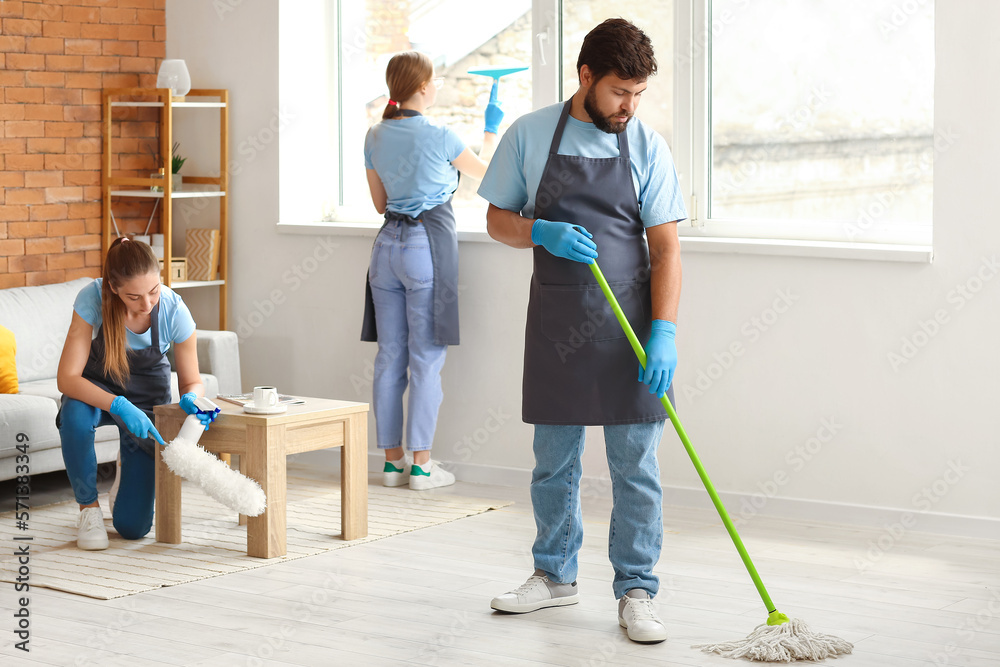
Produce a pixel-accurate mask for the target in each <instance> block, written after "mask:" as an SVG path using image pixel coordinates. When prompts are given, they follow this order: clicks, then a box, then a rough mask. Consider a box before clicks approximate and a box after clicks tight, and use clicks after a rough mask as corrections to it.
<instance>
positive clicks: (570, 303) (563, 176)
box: [521, 99, 673, 426]
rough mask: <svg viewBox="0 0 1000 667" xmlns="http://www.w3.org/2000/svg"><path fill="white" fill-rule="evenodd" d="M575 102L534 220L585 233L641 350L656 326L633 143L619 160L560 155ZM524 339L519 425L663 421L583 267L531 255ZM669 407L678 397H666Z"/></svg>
mask: <svg viewBox="0 0 1000 667" xmlns="http://www.w3.org/2000/svg"><path fill="white" fill-rule="evenodd" d="M571 104H572V99H570V100H568V101H567V102H566V104H565V105H564V106H563V110H562V115H561V116H560V117H559V123H558V125H557V126H556V130H555V134H554V135H553V137H552V146H551V147H550V148H549V157H548V161H547V162H546V164H545V169H544V170H543V172H542V178H541V180H540V181H539V183H538V191H537V193H536V194H535V217H536V218H544V219H545V220H557V221H561V222H570V223H573V224H579V225H581V226H583V227H586V229H587V230H588V231H589V232H590V233H591V234H593V235H594V242H595V243H596V244H597V252H598V253H599V255H600V257H599V258H598V262H599V263H600V265H601V271H603V273H604V276H605V277H606V278H607V280H608V283H609V285H610V286H611V289H612V291H613V292H614V293H615V296H616V297H617V299H618V302H619V303H620V304H621V307H622V310H623V311H624V312H625V315H626V316H627V317H628V319H629V322H631V324H632V326H633V327H634V328H635V332H636V335H637V336H638V337H639V340H640V342H645V341H646V340H647V339H648V338H649V334H650V328H651V321H652V302H651V297H650V287H649V280H650V267H649V248H648V247H647V245H646V237H645V234H644V229H643V225H642V220H641V219H640V217H639V201H638V199H637V198H636V193H635V186H634V185H633V183H632V166H631V162H630V161H629V148H628V136H627V133H626V132H624V131H623V132H621V133H620V134H618V147H619V157H612V158H590V157H579V156H575V155H560V154H559V143H560V141H561V140H562V135H563V130H565V128H566V122H567V119H568V118H569V110H570V105H571ZM533 251H534V270H533V272H532V275H531V288H530V293H529V298H528V319H527V324H526V326H525V336H524V339H525V340H524V380H523V386H522V396H523V399H522V406H521V413H522V419H523V420H524V421H525V422H527V423H529V424H582V425H587V426H598V425H610V424H631V423H639V422H651V421H660V420H662V419H664V418H665V417H666V415H665V413H664V410H663V406H662V405H661V404H660V401H659V399H658V398H657V397H656V395H655V394H650V393H649V388H648V387H647V386H646V385H644V384H642V383H640V382H639V381H638V380H637V378H638V373H639V362H638V360H637V359H636V357H635V353H634V352H633V351H632V347H631V346H630V345H629V342H628V339H627V338H626V337H625V334H624V333H622V330H621V327H620V326H619V325H618V321H617V320H616V319H615V316H614V313H613V312H612V310H611V307H610V306H609V305H608V303H607V300H606V299H605V298H604V295H603V294H602V293H601V288H600V287H599V286H598V285H597V281H596V280H595V279H594V276H593V274H592V273H591V272H590V268H589V267H588V266H587V265H586V264H582V263H580V262H574V261H571V260H568V259H564V258H562V257H556V256H555V255H552V254H551V253H549V251H547V250H546V249H545V248H543V247H541V246H537V247H535V248H534V250H533ZM668 394H669V396H670V399H671V402H673V388H672V387H671V390H670V391H669V392H668Z"/></svg>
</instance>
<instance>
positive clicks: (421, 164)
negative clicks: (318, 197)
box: [365, 116, 465, 218]
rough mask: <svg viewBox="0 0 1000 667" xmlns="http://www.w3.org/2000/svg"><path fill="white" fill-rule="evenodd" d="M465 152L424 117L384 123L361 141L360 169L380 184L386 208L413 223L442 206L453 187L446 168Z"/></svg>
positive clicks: (453, 174)
mask: <svg viewBox="0 0 1000 667" xmlns="http://www.w3.org/2000/svg"><path fill="white" fill-rule="evenodd" d="M464 150H465V143H464V142H463V141H462V140H461V139H460V138H459V136H458V135H457V134H455V132H454V130H452V129H450V128H447V127H442V126H440V125H435V124H434V123H432V122H430V121H429V120H428V119H427V118H426V117H425V116H407V117H405V118H394V119H391V120H383V121H382V122H380V123H377V124H375V125H373V126H372V128H371V129H369V130H368V135H367V136H366V137H365V167H366V168H368V169H374V170H375V172H376V173H377V174H378V175H379V178H380V179H382V185H384V186H385V193H386V195H387V202H386V208H387V209H388V210H390V211H392V212H394V213H402V214H404V215H409V216H411V217H414V218H415V217H417V216H419V215H420V214H421V213H422V212H424V211H426V210H429V209H432V208H434V207H435V206H437V205H438V204H443V203H444V202H446V201H448V199H450V198H451V195H452V193H453V192H454V191H455V188H456V187H458V170H457V169H455V167H454V166H453V165H452V164H451V162H452V161H453V160H454V159H455V158H457V157H458V156H459V155H461V154H462V151H464Z"/></svg>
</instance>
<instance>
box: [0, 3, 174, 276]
mask: <svg viewBox="0 0 1000 667" xmlns="http://www.w3.org/2000/svg"><path fill="white" fill-rule="evenodd" d="M165 2H166V0H44V1H43V2H19V1H16V0H2V1H0V288H4V287H14V286H20V285H42V284H47V283H55V282H61V281H64V280H72V279H73V278H79V277H81V276H92V277H97V276H98V275H99V271H100V263H101V252H100V231H101V188H100V185H101V89H102V88H117V87H129V86H141V87H153V86H154V85H155V83H156V70H157V68H158V67H159V63H160V60H161V59H162V58H163V57H164V40H165V37H166V26H165V11H164V4H165ZM135 119H136V120H145V118H142V117H135ZM124 125H134V126H139V127H145V128H146V129H145V130H143V131H148V127H147V124H144V123H131V124H130V123H125V124H124ZM153 127H154V131H155V124H154V125H153ZM118 132H126V133H128V130H124V129H116V133H118ZM135 139H136V141H135V143H134V144H132V146H133V149H134V150H135V151H137V152H139V153H142V154H143V155H145V157H144V158H139V159H136V160H134V161H133V165H132V166H131V168H134V169H138V170H142V171H144V170H145V169H146V168H148V166H149V165H150V164H153V163H155V159H154V158H153V156H152V155H148V154H147V153H146V152H145V149H146V146H144V145H142V144H145V143H150V142H149V140H148V139H147V140H146V141H143V138H142V137H135ZM124 148H128V146H124ZM121 166H123V167H124V166H126V165H125V160H123V161H122V164H121ZM153 171H155V169H153ZM140 206H149V207H150V208H151V205H150V204H147V203H137V204H133V205H131V206H130V207H124V208H123V216H122V217H123V219H120V220H119V227H121V226H122V223H123V222H124V223H125V224H126V225H127V224H128V223H129V218H131V217H134V218H136V219H140V218H142V216H143V215H145V216H147V217H148V215H149V212H151V211H149V209H145V210H138V208H137V207H140ZM115 212H116V217H119V216H118V205H117V204H116V207H115ZM154 224H155V223H154ZM144 227H145V220H142V224H141V225H139V226H138V229H136V228H135V226H134V224H133V226H132V227H129V231H140V232H141V231H142V229H143V228H144ZM123 231H124V230H123Z"/></svg>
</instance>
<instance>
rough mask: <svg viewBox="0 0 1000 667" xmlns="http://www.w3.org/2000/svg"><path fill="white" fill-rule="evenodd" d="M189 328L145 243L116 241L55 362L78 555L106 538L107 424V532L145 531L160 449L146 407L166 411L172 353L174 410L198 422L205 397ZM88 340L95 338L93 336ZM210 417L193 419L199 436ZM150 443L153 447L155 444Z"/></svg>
mask: <svg viewBox="0 0 1000 667" xmlns="http://www.w3.org/2000/svg"><path fill="white" fill-rule="evenodd" d="M194 330H195V323H194V320H193V319H192V318H191V312H190V311H189V310H188V308H187V306H186V305H184V302H183V301H182V300H181V298H180V297H179V296H178V295H177V294H176V293H174V292H173V290H171V289H170V288H169V287H166V286H164V285H161V284H160V266H159V263H158V262H157V259H156V256H155V255H154V254H153V251H152V249H151V248H150V247H149V246H148V245H146V244H145V243H141V242H138V241H130V240H129V239H127V238H119V239H117V240H115V242H114V243H112V244H111V248H110V249H109V250H108V256H107V259H106V260H105V263H104V272H103V278H98V279H96V280H95V281H94V282H92V283H91V284H89V285H87V286H86V287H84V288H83V289H82V290H80V293H79V294H78V295H77V297H76V302H75V303H74V304H73V321H72V323H71V324H70V328H69V334H68V335H67V336H66V345H65V346H64V347H63V352H62V358H61V359H60V360H59V375H58V381H59V391H61V392H62V393H63V398H62V407H61V409H60V411H59V414H58V415H57V416H56V425H57V426H58V427H59V435H60V437H61V438H62V454H63V460H64V461H65V462H66V472H67V474H68V475H69V479H70V483H71V484H72V485H73V494H74V495H75V496H76V501H77V502H78V503H79V504H80V518H79V526H78V529H77V546H78V547H79V548H81V549H88V550H95V549H106V548H107V546H108V533H107V530H106V529H105V527H104V517H103V515H102V514H101V508H100V507H99V506H98V503H97V454H96V452H95V449H94V430H95V429H96V428H97V427H98V426H105V425H110V424H116V425H117V426H118V430H119V431H120V433H121V442H120V453H119V461H120V466H121V467H120V469H119V470H118V494H117V496H116V499H115V501H114V504H113V506H112V520H113V525H114V527H115V530H117V531H118V534H119V535H121V536H122V537H124V538H125V539H129V540H135V539H139V538H140V537H143V536H144V535H146V533H148V532H149V529H150V527H151V526H152V524H153V500H154V468H153V461H154V459H153V454H154V452H153V447H155V446H156V444H155V443H156V442H159V443H160V444H161V445H162V444H164V442H163V438H161V437H160V434H159V433H157V431H156V428H155V427H154V426H153V422H152V417H153V407H154V406H156V405H161V404H164V403H170V363H169V362H168V361H167V356H166V352H167V350H168V349H169V348H170V345H171V344H173V346H174V363H175V365H176V367H177V383H178V386H179V387H180V391H181V394H182V396H181V401H180V404H181V407H182V408H183V409H184V411H185V412H187V413H188V414H195V413H197V408H196V407H195V406H194V399H195V398H197V397H198V396H201V395H204V391H205V388H204V386H203V385H202V383H201V375H200V373H199V372H198V348H197V341H196V339H195V333H194ZM95 331H96V332H97V335H96V336H95V335H94V332H95ZM212 418H214V415H213V417H209V416H207V415H202V421H203V422H204V423H205V427H206V428H208V424H209V423H210V422H211V420H212ZM154 441H155V442H154Z"/></svg>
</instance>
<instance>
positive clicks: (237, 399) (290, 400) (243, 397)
mask: <svg viewBox="0 0 1000 667" xmlns="http://www.w3.org/2000/svg"><path fill="white" fill-rule="evenodd" d="M216 398H219V399H222V400H223V401H229V402H230V403H235V404H236V405H240V406H243V405H253V392H250V393H249V394H219V395H218V396H216ZM278 405H305V401H304V400H303V399H301V398H299V397H298V396H288V395H286V394H279V395H278Z"/></svg>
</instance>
